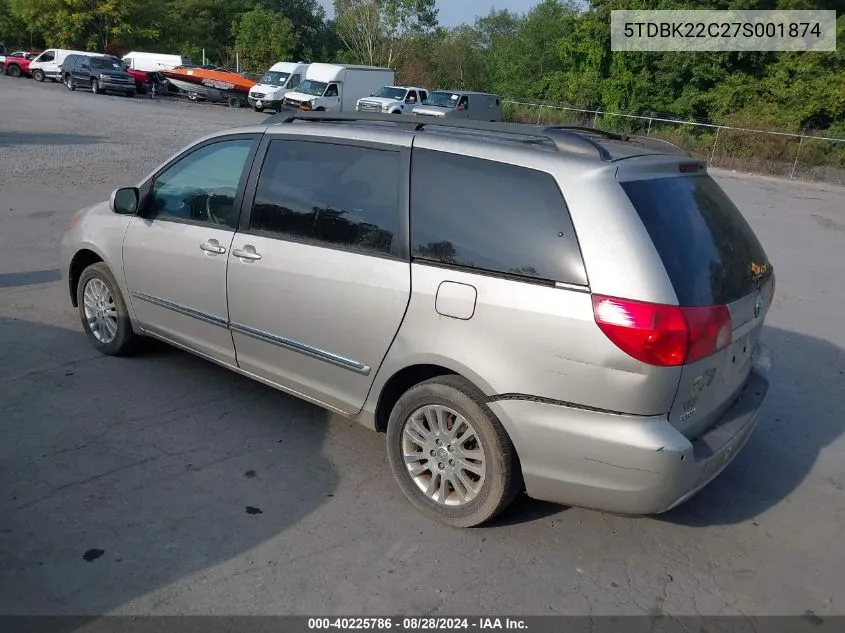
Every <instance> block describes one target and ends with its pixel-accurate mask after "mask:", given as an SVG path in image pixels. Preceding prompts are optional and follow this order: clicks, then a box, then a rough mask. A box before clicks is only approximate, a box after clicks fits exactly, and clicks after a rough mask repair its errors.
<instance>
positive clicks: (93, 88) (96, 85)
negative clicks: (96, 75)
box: [91, 79, 100, 95]
mask: <svg viewBox="0 0 845 633" xmlns="http://www.w3.org/2000/svg"><path fill="white" fill-rule="evenodd" d="M91 92H93V93H94V94H95V95H98V94H100V82H98V81H97V80H96V79H92V80H91Z"/></svg>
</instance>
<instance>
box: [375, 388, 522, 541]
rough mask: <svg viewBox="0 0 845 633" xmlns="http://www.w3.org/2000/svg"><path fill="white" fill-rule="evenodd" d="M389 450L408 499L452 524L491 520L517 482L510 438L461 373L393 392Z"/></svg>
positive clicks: (507, 501)
mask: <svg viewBox="0 0 845 633" xmlns="http://www.w3.org/2000/svg"><path fill="white" fill-rule="evenodd" d="M387 454H388V459H389V461H390V468H391V470H392V471H393V476H394V479H395V480H396V483H397V484H398V485H399V488H400V489H401V490H402V492H403V493H404V495H405V496H406V497H407V499H408V500H409V501H410V502H411V504H412V505H413V506H414V507H416V508H417V509H418V510H420V511H421V512H423V513H424V514H427V515H428V516H430V517H432V518H435V519H437V520H438V521H440V522H442V523H445V524H447V525H451V526H453V527H474V526H476V525H480V524H482V523H484V522H486V521H489V520H490V519H492V518H493V517H494V516H496V515H497V514H499V513H500V512H501V511H502V510H504V509H505V508H506V507H507V506H508V505H510V503H511V502H512V501H513V500H514V498H515V497H516V495H517V493H518V492H519V490H520V488H521V483H522V478H521V474H520V468H519V461H518V459H517V456H516V450H515V449H514V446H513V443H512V442H511V441H510V438H509V437H508V435H507V433H506V432H505V429H504V427H502V425H501V423H500V422H499V420H498V419H497V418H496V416H495V415H494V414H493V412H492V411H490V409H489V408H488V407H487V405H486V404H485V403H484V396H483V394H481V393H480V392H479V391H478V390H477V389H476V388H475V387H474V386H473V385H472V383H470V382H469V381H468V380H466V379H465V378H462V377H460V376H440V377H437V378H433V379H431V380H428V381H425V382H422V383H420V384H418V385H416V386H414V387H412V388H411V389H409V390H408V391H407V392H405V394H403V395H402V397H401V398H399V401H398V402H397V403H396V405H395V406H394V407H393V411H392V412H391V414H390V420H389V422H388V425H387Z"/></svg>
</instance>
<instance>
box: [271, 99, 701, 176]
mask: <svg viewBox="0 0 845 633" xmlns="http://www.w3.org/2000/svg"><path fill="white" fill-rule="evenodd" d="M294 122H312V123H316V122H324V123H332V124H340V125H380V126H381V125H391V126H393V127H396V126H400V127H404V128H406V129H410V130H412V131H414V132H422V131H425V130H426V129H427V128H428V129H430V130H431V131H434V132H436V133H440V134H450V133H451V134H465V135H469V136H471V137H473V138H475V139H478V140H488V141H494V142H506V143H507V142H510V143H513V142H516V143H519V144H521V145H523V146H525V145H528V146H535V147H538V148H542V149H544V150H546V151H549V150H552V151H557V152H560V153H563V154H569V155H576V156H580V157H583V158H588V159H593V160H596V161H600V162H615V161H619V160H624V159H626V158H633V157H636V156H660V155H663V156H666V155H674V156H678V157H685V158H690V154H689V153H688V152H686V150H684V149H682V148H680V147H678V146H677V145H673V144H672V143H669V142H668V141H663V140H661V139H656V138H653V137H644V136H636V135H626V134H616V133H615V132H608V131H605V130H600V129H595V128H585V127H574V126H545V127H544V126H539V125H525V124H521V123H488V122H485V121H474V120H467V119H436V118H433V117H432V118H429V117H416V116H409V115H404V114H400V115H396V114H392V115H384V114H377V113H362V112H359V113H355V114H343V113H341V114H338V113H328V112H293V113H291V112H282V113H279V114H276V115H274V116H271V117H268V118H267V119H265V124H267V125H278V124H289V123H294ZM690 162H691V163H692V162H694V161H690ZM697 166H698V167H701V165H697Z"/></svg>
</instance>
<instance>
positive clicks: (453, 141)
mask: <svg viewBox="0 0 845 633" xmlns="http://www.w3.org/2000/svg"><path fill="white" fill-rule="evenodd" d="M271 119H272V121H280V123H274V122H272V121H271V122H270V123H267V122H265V124H263V125H254V126H250V127H244V128H239V129H234V130H228V131H224V132H219V133H216V134H212V135H211V136H207V137H205V138H204V139H202V140H200V141H198V142H196V143H195V144H193V145H191V146H190V147H188V148H186V149H185V150H184V151H183V152H182V153H180V154H179V155H177V156H176V157H175V158H172V159H171V160H170V161H168V162H167V163H165V164H164V165H162V166H161V167H160V168H158V169H157V170H156V171H155V172H154V173H153V174H152V175H151V176H150V177H149V178H147V179H146V180H145V181H144V182H142V183H141V184H140V185H138V187H128V188H122V189H117V190H116V191H115V192H114V193H113V194H112V196H111V199H110V201H109V202H103V203H100V204H98V205H96V206H94V207H91V208H88V209H85V210H82V211H79V212H77V213H76V214H75V215H74V216H73V217H72V219H71V221H70V226H69V229H68V231H67V233H66V235H65V237H64V240H63V243H62V261H63V264H62V270H63V275H64V278H65V282H66V283H67V288H68V290H69V293H70V299H71V302H72V303H73V305H74V306H77V307H78V309H79V314H80V317H81V320H82V327H83V328H84V330H85V332H86V333H87V334H88V336H89V337H90V339H91V341H92V343H93V345H94V346H95V347H96V348H98V349H99V350H101V351H102V352H104V353H106V354H112V355H122V354H128V353H130V352H131V351H133V350H134V349H135V345H136V343H137V342H138V338H139V335H148V336H153V337H156V338H159V339H161V340H163V341H167V342H169V343H171V344H173V345H175V346H177V347H180V348H183V349H185V350H188V351H190V352H193V353H194V354H197V355H199V356H201V357H203V358H206V359H208V360H211V361H214V362H216V363H218V364H220V365H223V366H225V367H228V368H230V369H232V370H233V371H236V372H239V373H241V374H244V375H246V376H249V377H251V378H255V379H257V380H260V381H261V382H263V383H265V384H268V385H272V386H274V387H276V388H278V389H281V390H283V391H285V392H288V393H290V394H294V395H296V396H298V397H300V398H303V399H305V400H307V401H309V402H312V403H314V404H317V405H320V406H321V407H324V408H325V409H327V410H329V411H331V412H333V413H336V414H339V415H342V416H346V417H349V418H352V419H355V420H357V421H359V422H361V423H363V424H364V425H366V426H368V427H370V428H373V429H376V430H379V431H386V433H387V454H388V457H389V462H390V465H391V468H392V471H393V474H394V476H395V479H396V481H397V482H398V485H399V486H400V488H401V490H402V491H403V493H404V494H405V495H406V496H407V498H408V499H409V500H410V501H411V503H412V504H413V505H415V506H416V507H417V508H419V509H420V510H422V511H424V512H426V513H428V514H429V515H431V516H434V517H436V518H438V519H440V520H441V521H443V522H445V523H447V524H450V525H454V526H473V525H477V524H480V523H483V522H484V521H486V520H488V519H490V518H491V517H493V516H495V515H496V514H497V513H498V512H499V511H501V510H502V509H503V508H505V507H506V506H507V505H508V504H509V503H510V502H511V500H512V499H514V497H515V495H517V494H518V492H519V491H520V490H523V489H524V490H526V491H527V493H528V495H530V496H532V497H535V498H538V499H544V500H549V501H554V502H559V503H564V504H572V505H580V506H587V507H592V508H598V509H603V510H609V511H614V512H619V513H631V514H647V513H658V512H663V511H665V510H668V509H670V508H672V507H674V506H675V505H677V504H679V503H681V502H682V501H684V500H685V499H687V498H689V497H690V496H691V495H692V494H694V493H695V492H696V491H698V490H699V489H700V488H702V487H703V486H705V485H706V484H707V483H708V482H709V481H710V480H712V479H713V478H714V477H715V476H716V475H717V474H718V473H719V472H721V471H722V469H724V468H725V466H726V465H727V464H728V463H729V462H730V461H731V460H732V459H733V458H734V457H735V456H736V454H737V452H738V451H739V450H740V449H741V448H742V446H743V445H744V444H745V442H746V441H747V440H748V437H749V435H750V433H751V431H752V429H753V428H754V426H755V421H756V419H757V415H758V412H759V410H760V407H761V405H762V403H763V400H764V398H765V396H766V392H767V390H768V382H767V380H766V378H765V377H764V373H765V369H766V368H767V366H768V362H769V361H768V356H767V354H766V352H765V350H764V348H763V347H762V346H761V345H760V343H759V339H760V332H761V330H762V326H763V320H764V318H765V316H766V313H767V311H768V309H769V306H770V305H771V302H772V296H773V292H774V276H773V272H772V267H771V265H770V264H769V261H768V259H767V257H766V253H765V252H764V250H763V248H762V247H761V245H760V243H759V242H758V240H757V238H756V237H755V236H754V233H753V232H752V230H751V228H750V227H749V225H748V224H747V223H746V221H745V220H744V219H743V217H742V215H741V213H740V212H739V211H738V210H737V208H736V207H735V206H734V205H733V203H732V202H731V200H730V199H729V198H728V197H727V196H726V195H725V194H724V193H723V191H722V190H721V189H720V188H719V186H718V185H717V184H716V183H715V182H714V181H713V180H712V179H711V177H710V176H709V175H708V174H707V170H706V167H705V164H704V163H702V162H701V161H698V160H694V159H690V158H688V157H686V156H682V155H678V154H677V153H675V149H674V148H673V147H671V146H668V145H665V146H655V147H651V146H650V145H647V144H646V143H647V141H646V140H645V139H636V138H626V137H619V136H616V135H613V134H605V133H601V132H597V131H583V130H580V129H568V128H540V127H534V126H507V125H503V124H491V123H482V122H471V121H457V122H454V121H449V120H438V119H434V118H432V119H423V118H419V117H413V118H412V117H408V116H402V115H363V114H359V115H342V114H326V113H323V114H322V115H320V114H314V113H311V114H305V113H294V114H291V113H287V114H282V115H276V116H275V117H272V118H271ZM174 271H178V274H174ZM280 423H283V421H282V420H280Z"/></svg>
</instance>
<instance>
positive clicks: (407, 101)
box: [405, 97, 417, 103]
mask: <svg viewBox="0 0 845 633" xmlns="http://www.w3.org/2000/svg"><path fill="white" fill-rule="evenodd" d="M416 102H417V100H416V98H415V97H408V98H407V99H405V103H416Z"/></svg>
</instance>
